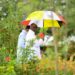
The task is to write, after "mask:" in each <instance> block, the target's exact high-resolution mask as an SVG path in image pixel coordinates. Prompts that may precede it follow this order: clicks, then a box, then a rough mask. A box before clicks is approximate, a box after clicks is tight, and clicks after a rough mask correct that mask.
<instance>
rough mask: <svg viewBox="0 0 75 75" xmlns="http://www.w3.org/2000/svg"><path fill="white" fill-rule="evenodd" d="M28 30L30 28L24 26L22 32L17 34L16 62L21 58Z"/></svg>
mask: <svg viewBox="0 0 75 75" xmlns="http://www.w3.org/2000/svg"><path fill="white" fill-rule="evenodd" d="M29 29H30V26H26V28H25V29H23V30H22V32H21V33H20V34H19V38H18V44H17V60H18V61H19V60H20V58H21V57H22V52H23V49H24V48H25V38H26V35H27V32H28V31H29Z"/></svg>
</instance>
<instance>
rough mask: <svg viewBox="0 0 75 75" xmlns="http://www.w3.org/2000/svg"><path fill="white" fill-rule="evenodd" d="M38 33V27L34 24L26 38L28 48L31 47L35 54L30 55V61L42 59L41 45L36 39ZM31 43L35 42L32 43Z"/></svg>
mask: <svg viewBox="0 0 75 75" xmlns="http://www.w3.org/2000/svg"><path fill="white" fill-rule="evenodd" d="M36 31H37V25H36V24H35V23H32V24H31V26H30V29H29V31H28V33H27V36H26V47H30V48H29V50H31V51H32V52H33V53H30V54H29V57H28V59H29V60H30V59H32V58H33V57H37V58H38V59H41V52H40V43H39V40H38V39H37V37H36ZM31 41H33V42H32V43H31Z"/></svg>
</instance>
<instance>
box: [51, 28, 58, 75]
mask: <svg viewBox="0 0 75 75" xmlns="http://www.w3.org/2000/svg"><path fill="white" fill-rule="evenodd" d="M52 34H53V38H54V40H53V45H54V51H55V75H59V72H58V46H57V39H56V35H55V28H52Z"/></svg>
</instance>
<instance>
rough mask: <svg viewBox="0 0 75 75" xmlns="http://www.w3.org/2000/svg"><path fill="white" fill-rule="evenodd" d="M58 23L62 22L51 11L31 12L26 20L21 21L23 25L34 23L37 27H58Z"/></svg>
mask: <svg viewBox="0 0 75 75" xmlns="http://www.w3.org/2000/svg"><path fill="white" fill-rule="evenodd" d="M58 21H61V22H62V20H61V19H60V17H59V16H58V15H57V14H56V13H55V12H53V11H35V12H32V13H31V14H30V15H29V16H28V17H27V19H26V20H24V21H22V22H21V24H23V25H31V24H32V23H35V24H37V25H38V27H60V25H59V23H58Z"/></svg>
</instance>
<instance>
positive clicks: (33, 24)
mask: <svg viewBox="0 0 75 75" xmlns="http://www.w3.org/2000/svg"><path fill="white" fill-rule="evenodd" d="M37 28H38V27H37V25H36V24H35V23H32V24H31V26H30V29H31V30H32V31H34V32H36V31H37Z"/></svg>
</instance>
